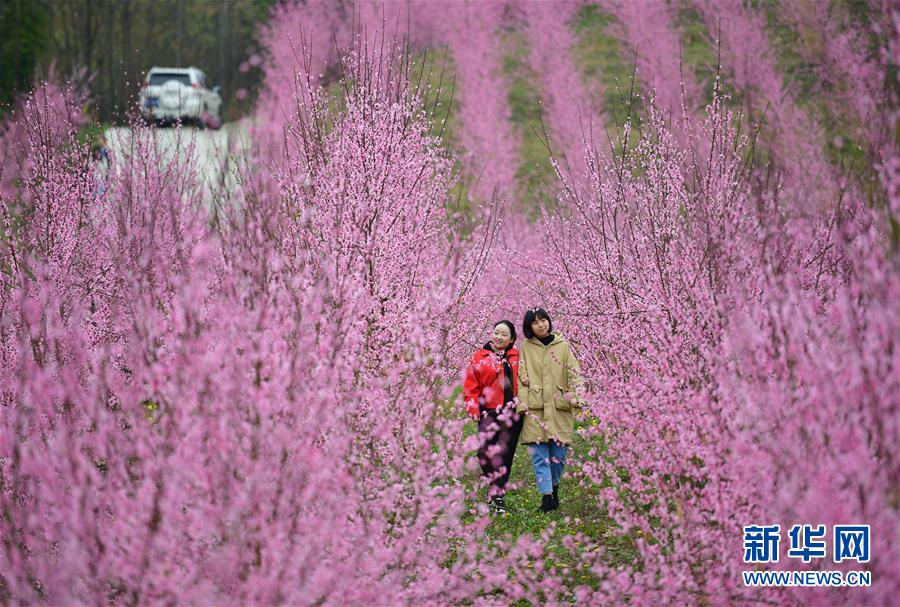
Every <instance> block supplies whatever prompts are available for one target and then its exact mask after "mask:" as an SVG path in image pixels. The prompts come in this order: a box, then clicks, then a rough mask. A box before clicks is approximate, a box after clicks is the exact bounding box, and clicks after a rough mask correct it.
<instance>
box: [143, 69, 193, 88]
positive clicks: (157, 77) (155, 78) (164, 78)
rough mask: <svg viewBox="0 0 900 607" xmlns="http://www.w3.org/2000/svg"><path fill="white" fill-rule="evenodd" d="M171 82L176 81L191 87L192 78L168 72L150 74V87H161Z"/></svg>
mask: <svg viewBox="0 0 900 607" xmlns="http://www.w3.org/2000/svg"><path fill="white" fill-rule="evenodd" d="M169 80H175V81H177V82H180V83H181V84H183V85H185V86H191V77H190V75H188V74H172V73H167V72H154V73H153V74H150V86H160V85H161V84H165V83H166V82H168V81H169Z"/></svg>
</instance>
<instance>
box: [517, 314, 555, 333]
mask: <svg viewBox="0 0 900 607" xmlns="http://www.w3.org/2000/svg"><path fill="white" fill-rule="evenodd" d="M537 318H544V319H546V320H547V322H549V323H550V329H549V331H548V334H549V333H553V321H552V320H550V315H549V314H547V310H545V309H544V308H528V310H526V311H525V320H523V321H522V333H524V334H525V339H531V338H532V337H534V331H532V330H531V323H533V322H534V321H535V319H537Z"/></svg>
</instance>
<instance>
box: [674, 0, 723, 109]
mask: <svg viewBox="0 0 900 607" xmlns="http://www.w3.org/2000/svg"><path fill="white" fill-rule="evenodd" d="M675 15H676V17H675V27H676V29H677V30H678V33H679V36H680V38H681V44H682V55H681V60H682V63H683V66H684V70H685V72H690V73H691V74H693V76H694V80H695V81H696V82H697V84H698V85H699V86H700V88H701V90H702V91H703V99H701V100H700V106H699V107H696V108H692V109H693V110H695V111H699V110H702V109H703V108H704V107H706V106H707V105H708V104H709V103H711V102H712V99H713V93H714V91H715V86H716V73H717V71H718V70H717V64H718V49H717V48H716V47H715V45H714V44H713V41H712V39H711V38H710V36H709V33H708V32H707V30H706V25H704V23H703V19H702V17H701V16H700V14H699V13H698V12H697V9H695V8H694V7H693V6H692V5H691V4H690V3H688V2H686V1H684V0H682V2H681V3H680V4H679V5H678V8H677V10H676V13H675Z"/></svg>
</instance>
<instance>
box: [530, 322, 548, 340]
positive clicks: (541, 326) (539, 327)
mask: <svg viewBox="0 0 900 607" xmlns="http://www.w3.org/2000/svg"><path fill="white" fill-rule="evenodd" d="M531 330H532V332H533V333H534V336H535V337H537V338H541V337H547V335H548V334H549V333H550V321H549V320H547V319H546V318H535V319H534V320H533V321H531Z"/></svg>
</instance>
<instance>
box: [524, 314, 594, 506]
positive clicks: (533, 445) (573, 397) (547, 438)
mask: <svg viewBox="0 0 900 607" xmlns="http://www.w3.org/2000/svg"><path fill="white" fill-rule="evenodd" d="M522 332H523V333H524V334H525V337H526V338H527V340H526V341H525V343H524V344H523V345H522V347H521V350H520V354H519V389H518V395H519V404H518V406H517V408H516V411H517V412H518V413H523V414H524V417H525V425H524V427H523V428H522V435H521V441H522V443H523V444H526V445H528V451H529V453H530V454H531V463H532V464H533V465H534V476H535V480H537V486H538V490H539V491H540V492H541V496H542V497H541V512H549V511H550V510H555V509H556V508H559V481H560V478H561V477H562V472H563V467H564V466H565V462H566V453H567V451H568V445H570V444H571V443H572V436H573V435H574V426H575V408H576V407H577V406H578V405H579V403H580V399H579V397H578V396H577V392H580V389H581V386H582V380H581V375H580V373H579V367H578V361H577V360H575V356H574V355H573V354H572V350H571V348H570V347H569V342H567V341H566V340H565V338H563V336H562V334H561V333H554V332H553V323H552V321H551V320H550V315H549V314H547V311H546V310H544V309H543V308H531V309H530V310H528V311H527V312H526V313H525V321H524V322H523V323H522Z"/></svg>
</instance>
